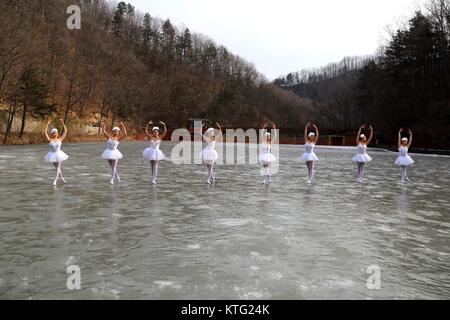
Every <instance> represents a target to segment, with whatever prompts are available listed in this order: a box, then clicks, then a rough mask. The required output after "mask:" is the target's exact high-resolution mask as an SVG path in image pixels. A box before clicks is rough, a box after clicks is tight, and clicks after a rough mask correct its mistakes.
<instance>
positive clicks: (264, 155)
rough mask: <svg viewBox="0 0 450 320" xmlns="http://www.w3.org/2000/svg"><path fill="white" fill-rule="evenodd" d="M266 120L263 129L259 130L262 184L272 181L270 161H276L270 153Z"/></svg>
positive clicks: (274, 129)
mask: <svg viewBox="0 0 450 320" xmlns="http://www.w3.org/2000/svg"><path fill="white" fill-rule="evenodd" d="M267 124H268V123H267V122H266V123H265V124H264V126H263V129H262V130H261V137H260V141H262V142H261V146H260V154H259V158H258V160H259V163H260V164H261V166H262V168H261V174H262V175H263V176H264V180H263V184H270V183H272V175H271V174H270V166H271V164H272V162H275V161H276V158H275V156H274V155H273V154H272V135H271V134H270V133H269V132H267V129H266V128H267ZM272 128H273V132H276V126H275V123H274V122H272Z"/></svg>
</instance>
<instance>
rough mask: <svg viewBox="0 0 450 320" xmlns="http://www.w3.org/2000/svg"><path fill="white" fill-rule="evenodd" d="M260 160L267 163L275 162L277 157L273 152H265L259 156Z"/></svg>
mask: <svg viewBox="0 0 450 320" xmlns="http://www.w3.org/2000/svg"><path fill="white" fill-rule="evenodd" d="M258 160H259V162H260V163H262V164H267V163H272V162H275V161H276V160H277V159H276V158H275V156H274V155H273V154H271V153H263V154H261V155H260V156H259V158H258Z"/></svg>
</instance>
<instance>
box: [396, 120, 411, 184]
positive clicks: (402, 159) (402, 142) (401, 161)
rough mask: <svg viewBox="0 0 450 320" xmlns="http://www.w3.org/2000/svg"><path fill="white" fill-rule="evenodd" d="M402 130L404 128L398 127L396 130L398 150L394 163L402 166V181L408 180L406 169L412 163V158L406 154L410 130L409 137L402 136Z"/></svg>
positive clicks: (409, 132)
mask: <svg viewBox="0 0 450 320" xmlns="http://www.w3.org/2000/svg"><path fill="white" fill-rule="evenodd" d="M402 132H404V129H403V128H402V129H400V130H399V132H398V151H399V153H400V154H399V156H398V158H397V160H396V161H395V164H396V165H397V166H400V167H401V168H402V179H401V181H402V183H405V182H406V181H407V182H410V180H409V178H408V176H407V174H406V169H407V168H408V166H410V165H412V164H413V163H414V160H413V159H412V158H411V157H410V156H409V155H408V149H409V147H410V146H411V143H412V131H411V130H410V129H408V134H409V139H408V138H406V137H404V138H402Z"/></svg>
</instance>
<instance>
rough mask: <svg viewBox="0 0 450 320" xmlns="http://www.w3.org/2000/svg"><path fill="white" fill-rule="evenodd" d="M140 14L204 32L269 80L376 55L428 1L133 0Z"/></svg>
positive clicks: (129, 0) (131, 1) (193, 30)
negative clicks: (388, 31) (391, 30)
mask: <svg viewBox="0 0 450 320" xmlns="http://www.w3.org/2000/svg"><path fill="white" fill-rule="evenodd" d="M126 2H130V3H132V4H133V5H135V6H136V8H137V9H138V10H139V11H141V12H149V13H150V14H151V15H152V16H153V17H159V18H162V19H166V18H169V19H170V20H171V21H172V23H173V24H175V25H177V26H180V25H182V24H184V25H185V26H186V27H188V28H189V29H190V30H191V31H192V32H199V33H203V34H205V35H207V36H209V37H211V38H212V39H213V40H214V41H216V43H218V44H222V45H224V46H225V47H227V48H228V49H230V50H231V51H232V52H233V53H234V54H237V55H239V56H241V57H243V58H245V59H246V60H248V61H250V62H253V63H254V64H255V66H256V68H257V69H258V71H260V72H261V73H263V74H264V75H265V76H266V77H267V78H268V79H270V80H271V79H274V78H276V77H278V76H279V75H282V74H287V73H289V72H292V71H297V70H300V69H303V68H309V67H320V66H322V65H326V64H328V63H330V62H338V61H340V60H341V59H342V58H343V57H344V56H354V55H365V54H372V53H374V52H375V51H376V49H377V48H378V46H379V44H380V43H381V42H380V41H381V40H382V38H383V37H384V36H385V31H384V30H385V27H386V26H388V25H389V26H396V23H397V22H398V21H407V19H408V18H409V17H411V16H412V15H413V13H414V9H415V8H418V6H419V4H420V3H423V2H425V0H128V1H126Z"/></svg>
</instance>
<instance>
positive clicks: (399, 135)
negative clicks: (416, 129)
mask: <svg viewBox="0 0 450 320" xmlns="http://www.w3.org/2000/svg"><path fill="white" fill-rule="evenodd" d="M402 132H403V128H401V129H400V130H398V147H399V148H400V147H401V146H402Z"/></svg>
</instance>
